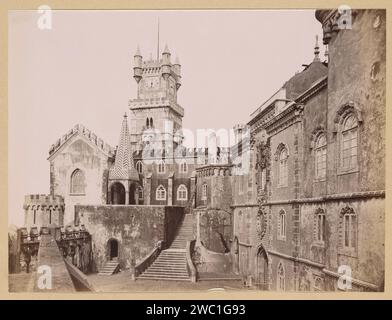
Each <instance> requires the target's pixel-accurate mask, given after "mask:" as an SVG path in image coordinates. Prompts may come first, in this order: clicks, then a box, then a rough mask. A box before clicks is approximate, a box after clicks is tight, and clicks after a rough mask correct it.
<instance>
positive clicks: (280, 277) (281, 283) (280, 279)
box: [276, 262, 286, 291]
mask: <svg viewBox="0 0 392 320" xmlns="http://www.w3.org/2000/svg"><path fill="white" fill-rule="evenodd" d="M276 279H277V287H278V290H279V291H284V290H285V289H286V281H285V272H284V267H283V264H282V262H279V264H278V269H277V277H276Z"/></svg>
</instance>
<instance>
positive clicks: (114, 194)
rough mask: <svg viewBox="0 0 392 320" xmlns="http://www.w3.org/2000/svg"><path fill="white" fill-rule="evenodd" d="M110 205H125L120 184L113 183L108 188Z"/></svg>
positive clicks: (122, 187) (123, 193)
mask: <svg viewBox="0 0 392 320" xmlns="http://www.w3.org/2000/svg"><path fill="white" fill-rule="evenodd" d="M110 194H111V199H110V200H111V203H112V204H125V187H124V185H123V184H122V183H120V182H115V183H113V184H112V186H111V187H110Z"/></svg>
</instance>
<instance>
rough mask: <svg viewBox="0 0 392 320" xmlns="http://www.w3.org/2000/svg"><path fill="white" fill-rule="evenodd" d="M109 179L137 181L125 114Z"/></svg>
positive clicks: (137, 176)
mask: <svg viewBox="0 0 392 320" xmlns="http://www.w3.org/2000/svg"><path fill="white" fill-rule="evenodd" d="M109 176H110V179H123V180H134V181H138V180H139V174H138V173H137V171H136V169H135V168H134V164H133V154H132V150H131V138H130V135H129V128H128V116H127V114H126V113H125V114H124V118H123V122H122V125H121V132H120V139H119V142H118V147H117V152H116V159H115V161H114V166H113V167H112V168H111V169H110V172H109Z"/></svg>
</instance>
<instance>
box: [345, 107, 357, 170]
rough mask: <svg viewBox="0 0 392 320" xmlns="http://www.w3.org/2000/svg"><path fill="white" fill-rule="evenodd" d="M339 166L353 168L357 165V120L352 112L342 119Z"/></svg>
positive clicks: (347, 168)
mask: <svg viewBox="0 0 392 320" xmlns="http://www.w3.org/2000/svg"><path fill="white" fill-rule="evenodd" d="M341 166H342V169H343V170H353V169H355V168H357V166H358V121H357V119H356V118H355V116H354V115H353V114H350V115H348V116H347V117H346V118H345V119H344V121H343V127H342V142H341Z"/></svg>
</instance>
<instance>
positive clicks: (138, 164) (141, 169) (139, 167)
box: [136, 160, 143, 173]
mask: <svg viewBox="0 0 392 320" xmlns="http://www.w3.org/2000/svg"><path fill="white" fill-rule="evenodd" d="M136 170H137V172H139V173H143V163H142V162H141V161H140V160H139V161H138V162H136Z"/></svg>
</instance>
